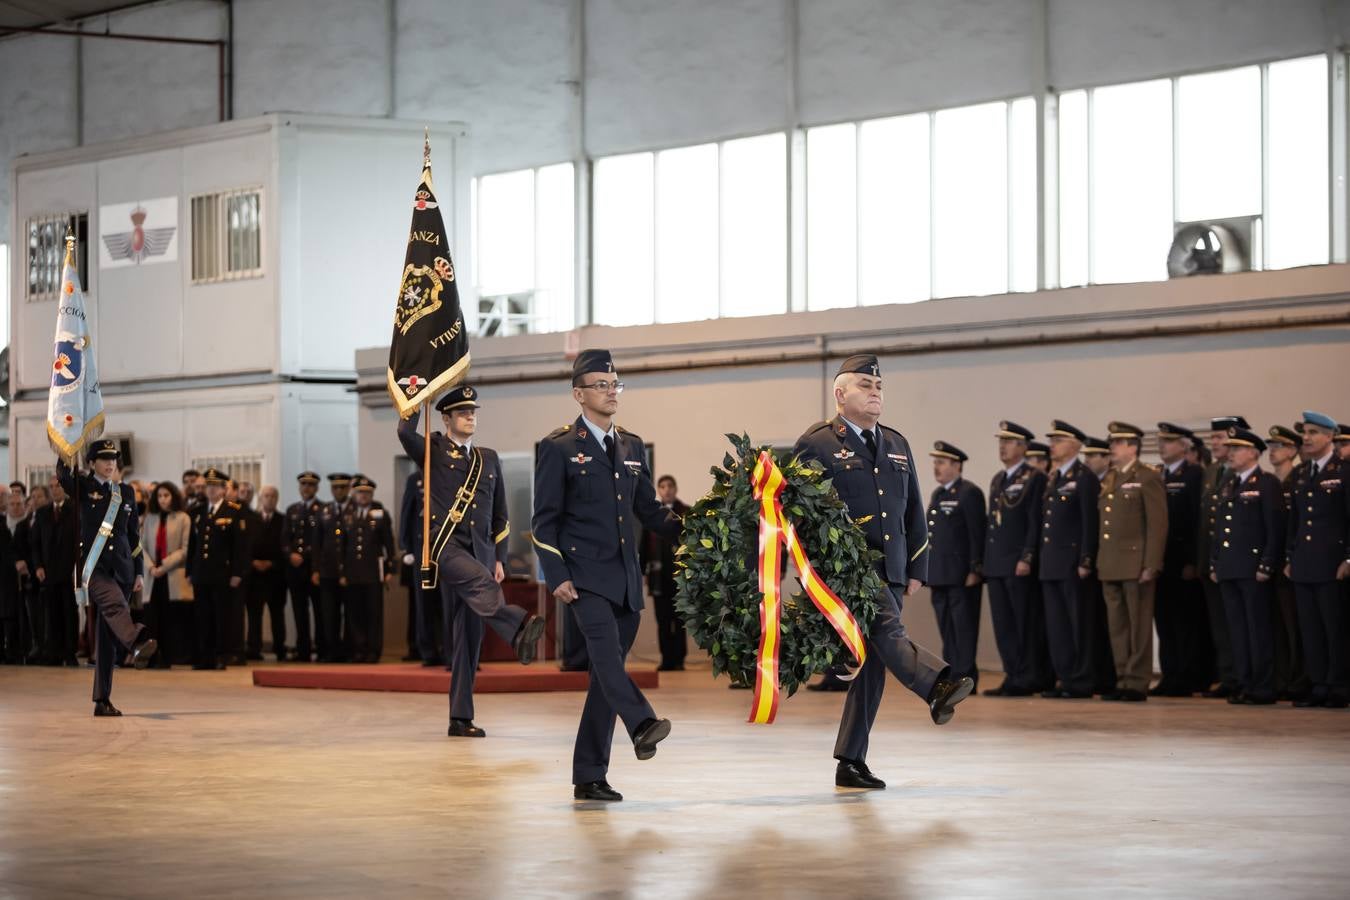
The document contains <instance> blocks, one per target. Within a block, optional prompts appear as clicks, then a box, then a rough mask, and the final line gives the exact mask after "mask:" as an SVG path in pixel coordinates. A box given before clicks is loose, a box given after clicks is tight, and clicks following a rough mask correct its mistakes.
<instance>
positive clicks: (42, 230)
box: [27, 212, 89, 302]
mask: <svg viewBox="0 0 1350 900" xmlns="http://www.w3.org/2000/svg"><path fill="white" fill-rule="evenodd" d="M27 231H28V300H29V301H30V302H38V301H42V300H55V299H56V298H57V296H58V295H59V294H60V293H61V264H62V262H64V260H65V257H66V234H67V233H68V232H69V233H71V234H74V235H75V268H76V270H77V271H78V272H79V275H80V285H81V286H82V287H83V288H84V289H85V290H88V289H89V250H88V240H89V214H88V213H86V212H70V213H58V214H54V215H44V216H35V217H33V218H31V219H29V220H28V229H27Z"/></svg>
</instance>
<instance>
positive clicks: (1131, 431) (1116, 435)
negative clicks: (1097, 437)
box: [1106, 422, 1144, 441]
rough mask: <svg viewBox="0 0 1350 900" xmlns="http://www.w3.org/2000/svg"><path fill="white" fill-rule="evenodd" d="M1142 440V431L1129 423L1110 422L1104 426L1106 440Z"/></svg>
mask: <svg viewBox="0 0 1350 900" xmlns="http://www.w3.org/2000/svg"><path fill="white" fill-rule="evenodd" d="M1143 438H1144V429H1142V428H1140V427H1139V426H1138V425H1131V424H1130V423H1129V422H1112V423H1111V424H1110V425H1107V426H1106V439H1107V440H1110V441H1115V440H1120V439H1124V440H1130V441H1139V440H1143Z"/></svg>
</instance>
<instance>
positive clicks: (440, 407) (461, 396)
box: [436, 384, 479, 412]
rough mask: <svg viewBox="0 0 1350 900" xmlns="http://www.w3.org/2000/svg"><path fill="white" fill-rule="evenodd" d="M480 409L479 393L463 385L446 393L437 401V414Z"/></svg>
mask: <svg viewBox="0 0 1350 900" xmlns="http://www.w3.org/2000/svg"><path fill="white" fill-rule="evenodd" d="M465 408H473V409H478V408H479V404H478V391H477V389H475V388H472V387H470V386H469V385H467V384H466V385H462V386H461V387H457V388H455V389H454V390H452V391H449V392H448V393H446V395H445V396H444V397H442V398H441V399H439V400H437V401H436V412H449V411H450V410H452V409H465Z"/></svg>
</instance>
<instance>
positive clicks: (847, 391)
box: [794, 354, 975, 789]
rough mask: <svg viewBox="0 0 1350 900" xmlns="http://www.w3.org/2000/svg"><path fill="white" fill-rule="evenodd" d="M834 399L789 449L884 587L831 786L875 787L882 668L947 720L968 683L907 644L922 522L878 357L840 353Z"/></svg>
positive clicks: (919, 580)
mask: <svg viewBox="0 0 1350 900" xmlns="http://www.w3.org/2000/svg"><path fill="white" fill-rule="evenodd" d="M834 399H835V409H836V415H835V417H834V418H833V419H831V420H830V421H828V422H819V423H817V424H815V425H813V426H811V427H810V428H808V429H807V430H806V433H805V434H803V435H802V436H801V437H800V438H798V439H797V445H796V447H795V448H794V453H796V454H797V455H798V456H799V457H800V458H801V459H803V460H815V461H816V462H818V463H819V464H820V465H821V466H822V467H823V468H824V469H825V473H826V475H827V477H829V478H830V479H831V481H832V482H833V484H834V487H835V489H836V490H837V491H838V492H839V498H840V499H841V500H843V501H844V503H845V505H846V506H847V507H848V511H849V515H850V516H851V517H852V518H853V520H854V522H855V523H857V524H858V526H859V528H861V529H862V531H863V534H864V535H866V537H867V543H868V546H870V547H871V548H872V549H874V550H877V551H879V552H880V553H881V555H882V558H881V559H879V560H878V561H877V573H878V574H879V575H880V576H881V578H882V580H883V581H884V582H886V584H887V587H886V589H885V590H884V591H883V592H882V595H881V596H880V597H879V598H878V600H879V604H880V609H879V611H878V612H877V616H876V618H875V619H873V621H872V624H871V626H870V627H869V629H868V633H867V635H866V638H867V658H866V660H865V661H864V662H863V666H862V669H861V670H860V671H859V672H858V674H857V676H856V677H855V678H854V680H853V684H852V685H851V686H850V687H849V691H848V695H847V696H846V697H845V699H844V711H843V716H842V717H841V719H840V722H839V735H838V738H837V739H836V741H835V745H834V758H835V759H836V760H837V761H838V765H837V766H836V768H835V782H834V783H835V785H836V786H838V787H849V788H872V789H877V788H884V787H885V786H886V783H885V782H884V781H882V780H881V779H880V778H878V777H877V776H876V775H874V774H873V773H872V770H871V769H870V768H869V767H868V765H867V749H868V743H869V737H870V733H871V730H872V723H873V721H874V720H875V719H876V713H877V709H878V708H879V707H880V705H881V695H882V692H883V690H884V689H885V687H886V675H887V672H888V671H889V672H890V673H891V674H892V675H894V676H895V678H896V679H897V680H898V681H899V682H900V683H901V684H903V685H904V686H905V687H907V688H909V689H910V690H911V691H913V692H914V693H915V694H916V695H917V696H918V697H919V698H920V699H922V700H923V701H924V702H925V703H926V704H927V705H928V707H929V715H930V716H931V717H932V720H933V722H934V723H936V724H938V725H943V724H945V723H946V722H948V721H949V720H950V719H951V718H952V715H953V714H954V713H955V707H956V705H957V704H958V703H960V702H961V701H962V700H964V699H965V698H966V697H967V696H969V695H970V692H971V691H972V690H973V689H974V687H975V683H974V681H973V680H972V679H971V678H969V677H966V676H957V675H954V674H953V673H952V670H951V666H949V665H948V664H947V663H946V662H945V661H943V660H942V659H939V658H938V657H936V656H934V655H933V654H932V653H930V652H929V651H928V650H926V649H924V648H923V647H920V646H918V645H917V644H915V643H914V642H913V641H911V640H910V639H909V635H908V634H907V633H906V631H905V626H904V625H903V624H902V622H901V617H900V615H901V604H902V603H903V598H904V597H909V596H913V595H914V594H915V593H916V592H917V591H918V590H919V588H920V587H922V586H923V583H924V581H925V580H926V579H927V578H928V564H929V561H928V549H929V542H928V520H927V518H926V517H925V509H924V502H923V494H922V493H920V491H919V479H918V475H917V473H916V471H915V462H914V454H913V451H912V450H911V449H910V446H909V442H908V441H907V440H906V439H905V437H904V435H902V434H901V433H900V432H898V431H896V430H895V429H893V428H889V427H887V426H884V425H881V424H880V422H879V419H880V418H881V413H882V390H881V368H880V366H879V364H878V362H877V358H876V357H875V356H872V355H870V354H860V355H857V356H850V357H849V358H848V359H846V360H844V362H843V364H842V365H841V366H840V367H839V371H838V373H837V374H836V375H835V379H834Z"/></svg>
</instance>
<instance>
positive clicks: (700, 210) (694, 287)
mask: <svg viewBox="0 0 1350 900" xmlns="http://www.w3.org/2000/svg"><path fill="white" fill-rule="evenodd" d="M717 152H718V151H717V145H716V144H700V145H698V146H695V147H681V148H679V149H678V150H663V151H661V152H660V153H658V154H656V173H655V174H656V234H655V240H656V257H655V259H656V321H657V322H693V321H697V320H699V319H715V318H717V294H718V290H717V272H718V248H717V186H718V185H717Z"/></svg>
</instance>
